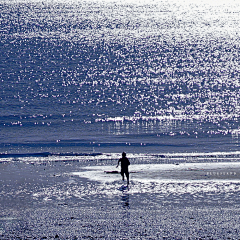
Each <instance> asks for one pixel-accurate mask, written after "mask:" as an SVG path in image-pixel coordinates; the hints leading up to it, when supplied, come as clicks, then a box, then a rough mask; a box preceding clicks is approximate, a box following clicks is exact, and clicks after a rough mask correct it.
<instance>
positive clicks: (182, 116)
mask: <svg viewBox="0 0 240 240" xmlns="http://www.w3.org/2000/svg"><path fill="white" fill-rule="evenodd" d="M239 17H240V3H239V1H238V0H228V1H224V0H218V1H215V0H202V1H199V0H186V1H178V0H164V1H163V0H148V1H144V0H136V1H134V0H122V1H121V0H120V1H114V0H113V1H112V0H92V1H91V0H90V1H87V0H74V1H73V0H0V52H1V56H0V161H13V160H19V159H25V160H26V161H28V159H31V160H32V159H33V158H36V159H39V158H41V159H42V158H48V159H51V158H52V159H61V158H62V159H73V158H77V159H79V160H80V159H85V160H86V159H90V158H94V157H96V156H99V157H101V158H105V159H117V158H119V157H120V156H121V153H122V152H123V151H125V152H126V153H127V156H130V157H131V158H134V159H135V160H134V161H135V162H136V163H137V161H138V159H140V158H141V159H145V160H144V161H149V163H156V162H161V161H163V162H164V163H166V162H167V161H173V160H174V161H187V162H189V161H190V162H191V161H213V159H215V160H216V161H239V157H240V139H239V137H240V136H239V134H240V123H239V120H240V82H239V78H240V64H239V59H240V33H239V29H240V21H239ZM215 160H214V161H215Z"/></svg>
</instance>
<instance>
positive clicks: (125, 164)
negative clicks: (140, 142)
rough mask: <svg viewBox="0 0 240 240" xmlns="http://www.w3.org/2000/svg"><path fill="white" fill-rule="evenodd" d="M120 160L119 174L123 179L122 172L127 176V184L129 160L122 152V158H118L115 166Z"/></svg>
mask: <svg viewBox="0 0 240 240" xmlns="http://www.w3.org/2000/svg"><path fill="white" fill-rule="evenodd" d="M120 162H121V175H122V180H123V181H124V174H125V175H126V177H127V184H129V172H128V166H129V165H130V162H129V160H128V158H127V157H126V153H125V152H123V153H122V158H120V159H119V160H118V164H117V167H118V166H119V163H120Z"/></svg>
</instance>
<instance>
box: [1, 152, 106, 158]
mask: <svg viewBox="0 0 240 240" xmlns="http://www.w3.org/2000/svg"><path fill="white" fill-rule="evenodd" d="M99 155H102V153H72V152H68V153H50V152H40V153H0V158H28V157H29V158H30V157H50V156H60V157H68V156H69V157H71V156H92V157H94V156H99Z"/></svg>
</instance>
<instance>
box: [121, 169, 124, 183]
mask: <svg viewBox="0 0 240 240" xmlns="http://www.w3.org/2000/svg"><path fill="white" fill-rule="evenodd" d="M121 175H122V180H123V181H124V172H123V171H121Z"/></svg>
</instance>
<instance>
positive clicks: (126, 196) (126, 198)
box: [122, 193, 130, 208]
mask: <svg viewBox="0 0 240 240" xmlns="http://www.w3.org/2000/svg"><path fill="white" fill-rule="evenodd" d="M122 206H123V207H124V208H129V207H130V205H129V194H126V193H123V195H122Z"/></svg>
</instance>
